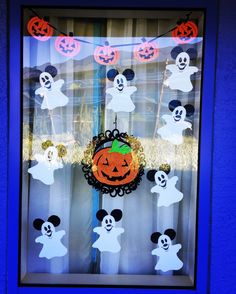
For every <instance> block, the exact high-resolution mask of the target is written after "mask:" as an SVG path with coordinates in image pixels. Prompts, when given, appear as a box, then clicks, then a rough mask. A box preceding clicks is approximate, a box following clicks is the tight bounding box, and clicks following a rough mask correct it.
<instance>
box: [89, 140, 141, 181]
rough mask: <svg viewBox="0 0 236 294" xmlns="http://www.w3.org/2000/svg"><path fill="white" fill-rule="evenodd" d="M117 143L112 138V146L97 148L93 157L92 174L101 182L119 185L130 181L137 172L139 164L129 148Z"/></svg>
mask: <svg viewBox="0 0 236 294" xmlns="http://www.w3.org/2000/svg"><path fill="white" fill-rule="evenodd" d="M118 145H119V142H118V141H117V140H114V141H113V143H112V148H104V149H101V150H99V151H98V152H97V153H96V154H95V156H94V158H93V167H92V170H93V174H94V176H95V178H96V179H97V180H98V181H99V182H101V183H104V184H107V185H111V186H120V185H124V184H127V183H130V182H132V181H133V180H134V179H135V178H136V176H137V174H138V171H139V166H138V165H137V164H135V158H134V155H132V153H131V148H130V147H129V146H128V145H122V146H121V147H119V146H118ZM122 149H123V150H122ZM125 150H126V151H125Z"/></svg>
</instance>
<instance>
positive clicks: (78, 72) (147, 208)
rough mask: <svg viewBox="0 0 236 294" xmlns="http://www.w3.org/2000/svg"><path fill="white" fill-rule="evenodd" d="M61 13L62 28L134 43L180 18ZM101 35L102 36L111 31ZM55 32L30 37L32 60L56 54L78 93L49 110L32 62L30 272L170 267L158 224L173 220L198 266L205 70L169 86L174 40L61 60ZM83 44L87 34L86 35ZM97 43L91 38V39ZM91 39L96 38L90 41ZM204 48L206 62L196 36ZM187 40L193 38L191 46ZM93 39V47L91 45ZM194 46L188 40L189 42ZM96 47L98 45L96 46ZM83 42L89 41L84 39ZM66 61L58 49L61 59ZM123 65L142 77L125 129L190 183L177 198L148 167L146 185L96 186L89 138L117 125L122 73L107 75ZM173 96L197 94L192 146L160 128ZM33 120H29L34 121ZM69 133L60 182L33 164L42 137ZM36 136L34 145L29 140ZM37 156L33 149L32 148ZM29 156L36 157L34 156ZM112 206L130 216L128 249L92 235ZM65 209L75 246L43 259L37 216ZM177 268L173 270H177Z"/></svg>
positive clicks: (26, 219) (69, 87)
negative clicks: (45, 178)
mask: <svg viewBox="0 0 236 294" xmlns="http://www.w3.org/2000/svg"><path fill="white" fill-rule="evenodd" d="M53 23H54V24H55V25H57V26H60V28H61V30H64V31H67V32H70V31H72V32H76V34H77V35H79V36H83V37H86V36H92V35H94V36H96V38H94V40H96V42H98V41H99V38H98V37H99V34H100V35H101V34H103V32H104V31H105V32H106V35H107V38H108V40H113V39H112V38H115V37H121V38H123V40H122V42H123V43H129V41H130V40H131V37H140V40H141V37H143V36H146V37H152V36H156V35H157V34H158V33H159V32H163V31H165V30H166V27H168V28H169V27H170V26H171V23H172V22H171V21H170V20H164V19H163V20H155V19H152V20H145V19H135V20H134V19H126V20H122V19H108V20H107V23H106V25H105V26H104V24H101V25H100V27H99V26H98V24H95V25H93V23H92V22H86V24H85V23H84V22H83V21H80V20H78V19H75V20H73V19H70V20H68V21H65V20H64V19H58V18H55V17H54V18H53ZM102 40H103V39H101V40H100V41H102ZM53 42H54V38H52V39H51V41H49V42H48V43H47V44H48V45H47V46H46V45H45V43H44V44H42V43H40V42H35V40H28V39H27V40H26V39H25V40H24V52H25V54H24V64H27V65H28V66H29V68H33V67H36V68H37V69H40V70H42V71H43V70H44V68H45V67H46V65H47V64H48V63H50V64H52V65H54V66H56V67H57V69H58V76H57V77H56V78H55V79H59V78H63V79H64V80H65V85H64V87H63V92H64V93H65V94H66V95H67V96H68V97H69V103H68V105H67V106H66V107H63V108H56V109H54V110H52V111H48V110H41V109H40V100H38V98H37V97H34V95H33V92H34V90H35V87H37V86H39V85H38V84H35V82H32V81H30V79H29V78H30V73H29V72H30V71H29V72H28V74H27V68H26V67H27V66H26V65H25V68H24V71H25V72H26V75H24V93H26V94H25V95H24V116H23V117H24V124H25V128H24V129H23V137H24V138H26V139H27V137H29V136H30V134H32V137H31V139H32V146H31V145H30V144H28V143H27V142H28V141H27V140H26V142H25V143H24V142H23V143H24V149H25V150H28V151H27V152H25V153H26V154H25V161H26V162H24V165H23V171H22V172H23V195H22V203H23V204H24V205H25V206H27V207H24V206H23V214H22V216H23V217H22V219H23V227H22V231H23V234H24V235H25V236H26V234H25V233H24V230H26V228H27V232H28V234H27V241H26V240H24V241H23V244H24V245H25V246H24V248H25V251H24V249H23V251H24V253H22V256H23V257H24V259H25V260H27V262H26V269H25V270H26V271H28V272H49V273H68V272H70V273H105V274H163V273H161V272H156V271H155V270H154V266H155V264H156V256H152V255H151V251H152V249H153V248H155V246H156V245H154V244H153V243H152V242H151V241H150V236H151V234H152V233H153V232H155V231H160V232H162V233H163V232H164V231H165V230H166V229H167V228H173V229H175V231H176V233H177V236H176V239H175V240H174V242H176V243H181V244H182V249H181V251H180V252H179V257H180V258H181V260H182V261H183V263H184V267H183V268H182V270H181V271H179V272H178V274H190V275H191V276H193V274H194V256H195V245H194V244H195V233H196V232H195V222H196V201H197V162H198V158H197V156H198V130H199V116H200V112H199V111H200V86H201V84H200V73H199V74H197V75H196V78H195V80H193V83H194V91H192V92H190V93H182V92H179V91H173V90H169V89H168V88H167V87H164V86H163V80H164V78H165V77H166V75H167V73H166V71H165V66H166V64H167V63H173V62H174V61H173V60H171V58H170V51H171V49H172V48H173V46H174V44H173V46H172V48H171V47H166V48H162V49H161V50H162V52H164V53H162V52H160V58H161V61H160V62H158V59H157V60H156V61H153V62H151V63H147V64H144V63H140V62H137V61H135V60H134V59H133V55H132V51H131V50H129V48H127V49H126V48H125V47H124V48H120V52H121V56H120V59H119V61H118V64H117V65H116V66H108V67H107V68H106V69H105V67H104V66H101V65H98V64H96V63H95V62H94V61H93V57H92V56H90V57H87V58H86V59H85V60H76V59H73V58H72V59H65V58H63V57H62V58H61V62H57V63H56V64H55V62H53V61H55V60H54V55H55V54H58V53H55V49H54V47H53ZM81 46H83V44H82V45H81ZM87 46H88V45H87ZM90 46H91V45H90ZM194 46H195V48H196V49H197V50H198V53H199V58H198V64H197V66H198V67H199V68H201V51H202V43H201V42H200V43H199V44H196V45H194ZM185 47H186V46H185ZM87 48H88V47H87ZM186 48H187V47H186ZM93 49H94V47H93V46H91V47H90V52H91V54H92V52H93ZM42 50H44V54H45V50H47V64H46V63H40V61H41V58H40V55H41V54H42ZM81 50H82V49H81ZM57 61H58V59H57ZM110 68H117V69H118V70H119V71H123V70H124V69H126V68H132V69H133V70H134V72H135V79H134V80H133V81H131V82H130V85H135V86H136V87H137V92H135V93H134V94H133V95H132V100H133V102H134V104H135V106H136V108H135V111H134V112H133V113H118V116H117V127H118V129H119V130H120V131H122V132H127V133H128V134H131V135H134V136H137V137H138V138H139V140H140V141H141V142H142V144H143V147H144V151H145V154H146V161H147V166H146V169H145V174H146V172H147V170H148V169H153V168H155V169H158V167H159V165H161V164H162V163H169V164H170V165H171V173H170V174H169V177H172V176H174V175H175V176H178V178H179V180H178V183H177V188H178V189H179V190H180V191H182V192H183V194H184V199H183V200H182V201H181V202H180V203H177V204H174V205H171V206H170V207H167V208H165V207H160V208H158V207H157V196H156V195H153V194H151V193H150V189H151V187H152V186H153V185H154V184H153V183H151V182H149V181H148V180H147V179H146V175H144V176H143V177H142V182H141V184H140V185H139V186H138V188H137V190H136V191H133V192H132V193H131V194H129V195H125V196H124V197H119V196H117V197H115V198H112V197H110V196H109V195H104V194H103V195H102V194H101V193H99V192H97V191H95V190H94V189H93V188H92V187H91V186H89V185H88V184H87V182H86V180H85V178H84V176H83V172H82V169H81V164H80V162H81V159H82V155H83V151H84V149H85V148H86V145H87V144H88V143H89V141H90V140H91V139H92V137H93V136H94V135H96V134H97V133H99V132H102V131H105V130H107V129H110V130H112V129H113V128H114V123H113V122H114V119H115V114H114V113H113V111H111V110H106V109H105V110H104V107H105V104H106V103H107V102H108V101H109V99H111V97H109V96H106V94H105V89H106V87H111V86H112V83H111V82H110V81H108V80H107V79H105V75H106V72H105V70H106V71H108V70H109V69H110ZM27 91H28V92H27ZM173 99H179V100H181V102H182V104H183V105H185V104H187V103H191V104H193V105H194V106H195V115H194V120H193V121H192V122H193V135H192V134H191V133H189V134H188V133H187V132H186V135H189V136H187V138H186V141H185V143H184V144H183V146H178V147H176V146H174V145H172V144H171V143H168V142H165V141H163V140H161V139H160V138H158V136H157V133H156V130H157V128H158V127H160V126H162V125H163V121H162V120H161V116H162V115H163V114H169V110H168V103H169V102H170V101H171V100H173ZM28 126H29V127H28ZM47 139H49V140H51V141H52V142H55V144H56V143H64V144H65V145H66V146H67V148H68V152H69V153H70V155H69V156H68V157H66V158H65V162H64V168H63V169H61V170H58V171H56V172H55V183H54V184H53V185H51V186H49V187H48V186H46V185H44V184H43V183H41V182H39V181H37V180H34V179H32V178H31V177H30V176H29V175H28V173H27V169H28V167H29V166H30V165H31V166H32V165H33V164H35V162H34V161H32V162H31V161H30V160H29V157H31V158H32V159H33V155H34V154H36V149H37V151H38V150H39V145H40V143H41V142H43V141H45V140H47ZM27 144H28V145H27ZM27 157H28V158H27ZM27 161H28V164H27ZM100 208H103V209H106V210H107V211H108V212H111V211H112V210H113V209H117V208H119V209H121V210H122V211H123V218H122V219H121V221H120V222H118V224H117V226H120V227H123V228H124V229H125V232H124V234H122V235H121V236H120V239H119V241H120V244H121V251H120V252H119V253H116V254H114V253H101V254H100V253H99V252H98V251H97V250H96V249H92V243H93V242H94V241H95V240H96V239H97V238H98V236H97V235H96V234H95V233H93V231H92V230H93V228H94V227H95V226H98V225H99V222H98V221H97V220H96V216H95V215H96V212H97V210H98V209H100ZM52 214H56V215H58V216H59V217H60V218H61V224H60V227H59V228H58V230H59V229H64V230H65V231H66V235H65V236H64V237H63V239H62V242H63V244H64V245H65V246H66V247H67V248H68V254H67V255H66V256H64V257H61V258H55V259H52V260H50V261H48V260H44V259H40V258H39V257H38V255H39V251H40V249H39V246H40V245H39V244H36V243H35V242H34V240H35V238H36V237H37V236H38V235H39V234H40V232H39V231H36V230H35V229H34V228H33V226H32V223H33V220H34V219H35V218H42V219H45V220H46V219H47V218H48V217H49V216H50V215H52ZM169 274H174V273H173V272H168V275H169Z"/></svg>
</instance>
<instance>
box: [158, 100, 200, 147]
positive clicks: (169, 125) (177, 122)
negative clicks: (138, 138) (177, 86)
mask: <svg viewBox="0 0 236 294" xmlns="http://www.w3.org/2000/svg"><path fill="white" fill-rule="evenodd" d="M169 109H170V111H172V115H166V114H165V115H163V116H162V118H163V120H164V121H165V122H166V125H165V126H163V127H161V128H159V129H158V130H157V134H159V135H160V136H161V138H162V139H164V140H167V141H169V142H171V143H172V144H175V145H180V144H182V143H183V135H182V133H183V131H184V130H186V129H191V130H192V124H191V123H190V122H187V121H185V118H186V116H187V117H189V116H191V115H193V114H194V111H195V109H194V106H193V105H191V104H187V105H185V106H181V102H180V101H179V100H172V101H170V103H169Z"/></svg>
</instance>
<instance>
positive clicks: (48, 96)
mask: <svg viewBox="0 0 236 294" xmlns="http://www.w3.org/2000/svg"><path fill="white" fill-rule="evenodd" d="M56 75H57V69H56V68H55V67H54V66H51V65H49V66H47V67H46V68H45V72H41V74H40V76H39V82H40V84H41V87H40V88H38V89H37V90H36V91H35V94H36V95H40V96H41V97H43V102H42V105H41V109H49V110H52V109H54V108H56V107H60V106H65V105H66V104H67V103H68V102H69V99H68V97H67V96H65V95H64V94H63V93H62V92H61V87H62V85H63V84H64V80H61V79H60V80H58V81H56V82H54V80H53V78H54V77H55V76H56Z"/></svg>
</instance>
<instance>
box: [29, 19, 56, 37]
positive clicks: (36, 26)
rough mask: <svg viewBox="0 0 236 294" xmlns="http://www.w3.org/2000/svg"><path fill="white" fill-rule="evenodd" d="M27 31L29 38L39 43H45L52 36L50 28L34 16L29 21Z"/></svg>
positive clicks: (46, 23)
mask: <svg viewBox="0 0 236 294" xmlns="http://www.w3.org/2000/svg"><path fill="white" fill-rule="evenodd" d="M27 30H28V32H29V34H30V35H31V36H33V37H34V38H35V39H37V40H39V41H47V40H48V39H50V38H51V37H52V35H53V28H52V26H50V24H49V23H48V22H47V21H45V20H43V19H41V18H39V17H38V16H34V17H32V18H31V19H30V20H29V22H28V24H27Z"/></svg>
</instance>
